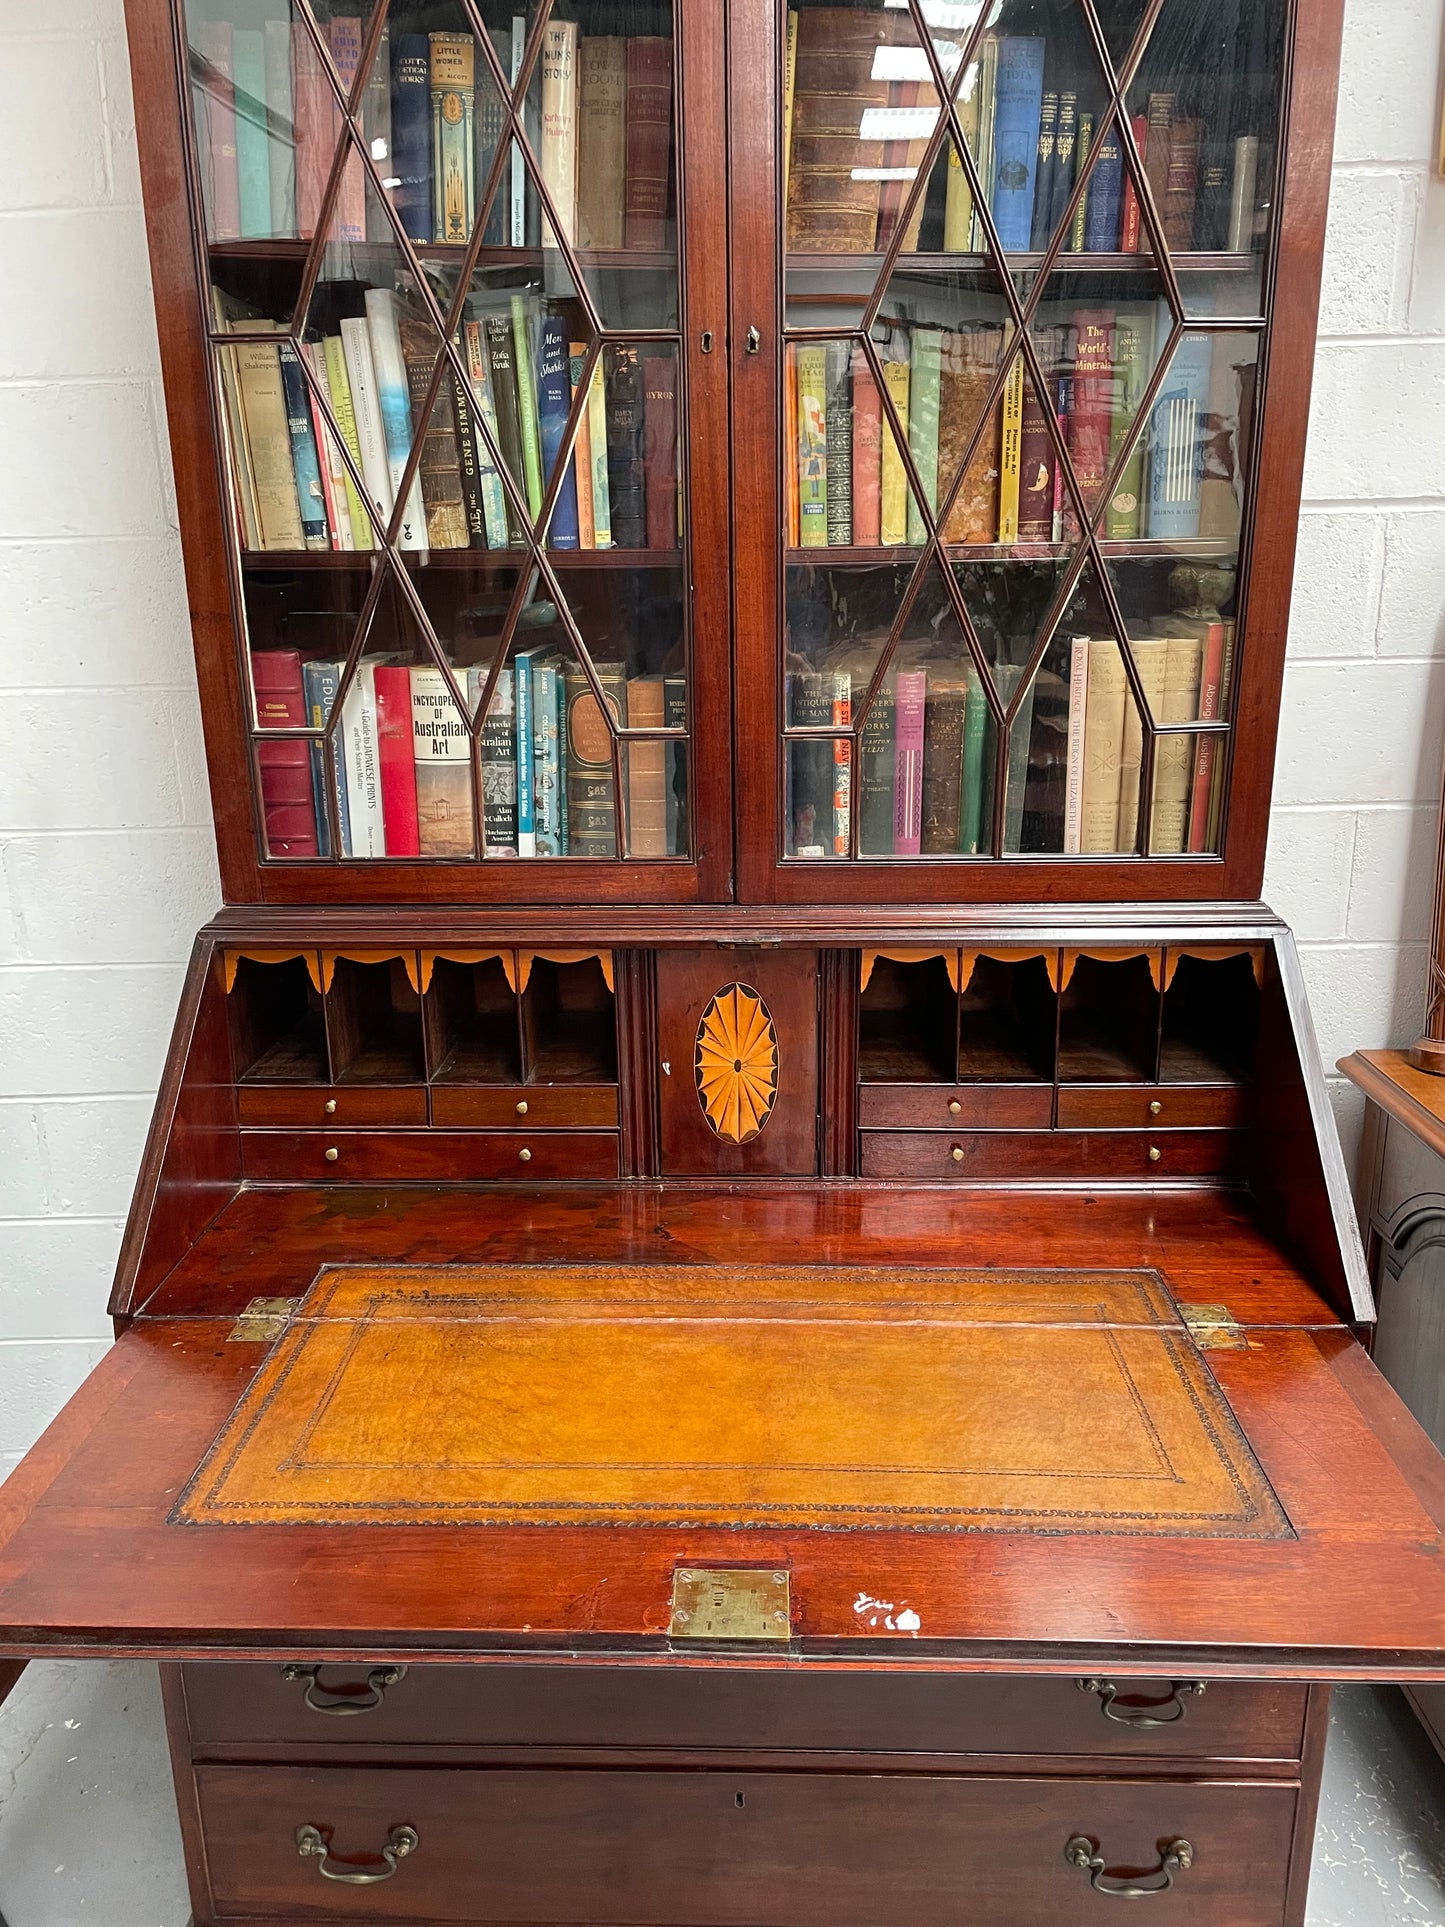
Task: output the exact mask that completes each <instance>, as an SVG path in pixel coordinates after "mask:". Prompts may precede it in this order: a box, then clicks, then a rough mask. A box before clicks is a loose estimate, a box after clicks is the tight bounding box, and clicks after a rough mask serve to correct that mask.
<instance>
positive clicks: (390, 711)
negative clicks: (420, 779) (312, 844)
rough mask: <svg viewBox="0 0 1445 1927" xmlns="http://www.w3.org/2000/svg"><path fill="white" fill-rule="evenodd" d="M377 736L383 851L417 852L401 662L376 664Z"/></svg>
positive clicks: (407, 684)
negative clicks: (384, 847) (384, 848)
mask: <svg viewBox="0 0 1445 1927" xmlns="http://www.w3.org/2000/svg"><path fill="white" fill-rule="evenodd" d="M376 740H377V763H378V766H379V768H380V771H381V820H382V830H383V834H384V837H385V841H386V854H387V855H388V856H420V854H421V843H420V840H419V837H418V833H417V814H416V767H415V763H414V761H413V756H412V713H411V671H410V670H409V669H408V668H407V667H406V665H405V664H404V663H382V664H380V665H378V667H377V671H376Z"/></svg>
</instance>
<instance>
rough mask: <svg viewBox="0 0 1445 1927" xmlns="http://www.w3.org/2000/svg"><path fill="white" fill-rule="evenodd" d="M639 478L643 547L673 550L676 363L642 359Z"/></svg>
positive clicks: (659, 357) (656, 357) (670, 359)
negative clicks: (644, 528) (643, 516)
mask: <svg viewBox="0 0 1445 1927" xmlns="http://www.w3.org/2000/svg"><path fill="white" fill-rule="evenodd" d="M642 396H643V406H642V476H643V492H644V499H645V501H646V506H647V524H646V526H647V546H648V548H650V549H675V548H676V547H677V362H676V360H675V359H674V357H673V356H672V355H644V356H643V357H642Z"/></svg>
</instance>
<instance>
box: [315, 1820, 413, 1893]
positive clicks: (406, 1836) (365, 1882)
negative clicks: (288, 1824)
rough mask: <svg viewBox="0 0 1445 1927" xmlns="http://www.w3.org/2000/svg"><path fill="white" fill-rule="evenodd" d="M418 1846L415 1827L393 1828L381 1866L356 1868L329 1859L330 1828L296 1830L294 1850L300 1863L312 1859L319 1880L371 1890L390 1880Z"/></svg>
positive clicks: (352, 1864) (344, 1862)
mask: <svg viewBox="0 0 1445 1927" xmlns="http://www.w3.org/2000/svg"><path fill="white" fill-rule="evenodd" d="M420 1845H421V1841H420V1839H419V1838H418V1836H417V1831H416V1828H415V1827H393V1828H392V1830H391V1832H390V1833H389V1834H388V1835H387V1836H386V1845H385V1846H384V1847H383V1848H382V1850H381V1857H382V1859H383V1860H384V1861H385V1862H386V1865H385V1867H377V1866H360V1867H359V1866H357V1865H356V1863H355V1861H352V1860H333V1859H332V1858H331V1829H330V1827H298V1828H297V1829H296V1851H297V1853H299V1854H300V1856H301V1858H302V1859H303V1860H314V1861H315V1862H316V1871H317V1872H318V1873H319V1874H320V1875H321V1877H322V1879H323V1880H339V1881H340V1882H341V1883H342V1885H343V1886H346V1887H375V1886H378V1885H379V1884H380V1883H381V1882H382V1881H383V1880H390V1879H391V1876H392V1875H393V1874H394V1873H395V1872H396V1863H397V1861H398V1860H405V1859H406V1857H407V1855H408V1854H409V1853H415V1852H416V1850H417V1848H418V1847H419V1846H420Z"/></svg>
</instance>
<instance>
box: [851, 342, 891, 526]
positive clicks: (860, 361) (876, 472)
mask: <svg viewBox="0 0 1445 1927" xmlns="http://www.w3.org/2000/svg"><path fill="white" fill-rule="evenodd" d="M882 473H883V409H882V404H881V402H880V401H879V399H878V387H877V384H876V383H875V382H874V380H873V371H872V369H870V368H869V366H868V363H867V361H866V360H865V359H864V357H863V354H862V351H861V350H858V349H855V350H854V353H853V515H852V524H853V526H852V534H851V536H850V538H849V539H850V540H851V542H852V544H853V546H854V547H855V548H859V549H875V548H877V547H878V544H879V542H880V540H881V539H882V536H881V523H880V514H881V510H882V495H881V492H880V484H881V480H882Z"/></svg>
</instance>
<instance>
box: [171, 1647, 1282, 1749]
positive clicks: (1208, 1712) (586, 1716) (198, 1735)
mask: <svg viewBox="0 0 1445 1927" xmlns="http://www.w3.org/2000/svg"><path fill="white" fill-rule="evenodd" d="M291 1672H292V1677H290V1678H288V1677H287V1676H286V1669H283V1668H282V1667H280V1666H269V1665H255V1664H253V1665H225V1664H220V1663H213V1664H201V1665H191V1666H186V1667H183V1668H182V1675H183V1678H184V1682H185V1696H186V1709H187V1717H188V1721H189V1725H190V1731H191V1739H192V1744H193V1745H194V1746H196V1747H197V1748H198V1749H204V1748H210V1749H211V1750H212V1751H215V1752H220V1751H223V1750H226V1749H229V1750H231V1751H232V1752H233V1753H234V1752H242V1751H244V1750H245V1749H246V1748H248V1747H251V1746H261V1745H267V1746H269V1745H273V1744H279V1745H295V1746H308V1745H309V1746H312V1747H316V1746H320V1745H323V1744H324V1745H326V1746H339V1745H366V1746H373V1745H388V1746H458V1747H477V1748H482V1747H518V1746H529V1747H537V1748H550V1749H553V1750H556V1751H566V1750H568V1749H583V1748H587V1749H591V1748H597V1747H631V1748H646V1749H648V1750H649V1751H657V1752H661V1751H666V1750H669V1749H674V1748H676V1749H679V1750H685V1751H697V1750H702V1749H716V1750H719V1751H722V1750H726V1751H728V1752H733V1753H754V1752H759V1751H764V1750H779V1751H782V1750H792V1751H820V1752H871V1753H924V1754H952V1753H969V1754H990V1755H999V1754H1035V1755H1042V1756H1052V1757H1059V1756H1062V1755H1073V1754H1079V1755H1085V1756H1089V1755H1104V1756H1108V1757H1111V1758H1115V1759H1118V1760H1120V1761H1127V1760H1129V1759H1148V1758H1165V1757H1169V1758H1189V1759H1216V1760H1240V1761H1248V1760H1260V1761H1265V1760H1275V1761H1280V1760H1285V1761H1293V1760H1297V1759H1298V1758H1299V1757H1300V1753H1301V1747H1302V1735H1303V1729H1304V1718H1305V1704H1306V1699H1307V1689H1306V1688H1305V1687H1303V1686H1291V1685H1275V1684H1265V1685H1253V1684H1250V1683H1247V1682H1243V1681H1221V1682H1216V1683H1214V1684H1211V1685H1210V1686H1209V1688H1208V1690H1207V1691H1206V1692H1205V1693H1203V1694H1196V1693H1195V1692H1194V1691H1192V1690H1191V1689H1190V1688H1189V1687H1188V1686H1185V1687H1184V1690H1182V1691H1180V1692H1179V1693H1178V1694H1173V1693H1171V1682H1169V1681H1167V1680H1137V1681H1124V1680H1120V1681H1117V1682H1115V1684H1116V1686H1117V1687H1118V1693H1117V1695H1115V1694H1111V1693H1110V1692H1109V1690H1108V1683H1107V1682H1105V1681H1103V1680H1097V1681H1093V1682H1090V1684H1089V1685H1088V1687H1087V1688H1083V1689H1081V1688H1080V1686H1079V1684H1078V1682H1077V1681H1075V1680H1073V1679H1038V1678H1025V1677H1018V1678H1014V1677H998V1678H977V1677H970V1676H968V1675H961V1674H956V1673H953V1674H950V1673H915V1672H893V1673H881V1672H872V1673H870V1672H862V1671H859V1672H852V1671H850V1672H846V1673H845V1672H838V1673H832V1674H829V1673H826V1672H813V1673H807V1672H798V1671H785V1670H783V1669H782V1668H763V1669H752V1670H746V1669H742V1668H733V1667H717V1668H711V1667H687V1668H678V1669H676V1670H665V1669H662V1668H657V1667H650V1668H636V1667H621V1666H575V1665H567V1666H539V1665H531V1666H515V1665H513V1666H509V1665H478V1666H412V1667H410V1668H409V1669H407V1670H406V1671H405V1672H404V1673H403V1674H402V1677H401V1678H400V1679H398V1680H396V1681H395V1683H388V1680H387V1677H386V1674H385V1671H384V1669H381V1670H379V1669H374V1668H369V1667H365V1666H324V1667H321V1668H320V1669H319V1670H318V1671H317V1672H316V1674H315V1675H314V1677H311V1676H307V1675H306V1674H304V1673H300V1672H298V1671H297V1669H291ZM308 1699H309V1701H310V1702H311V1703H310V1704H308ZM1141 1722H1149V1723H1148V1724H1144V1723H1141ZM1155 1722H1157V1723H1155Z"/></svg>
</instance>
